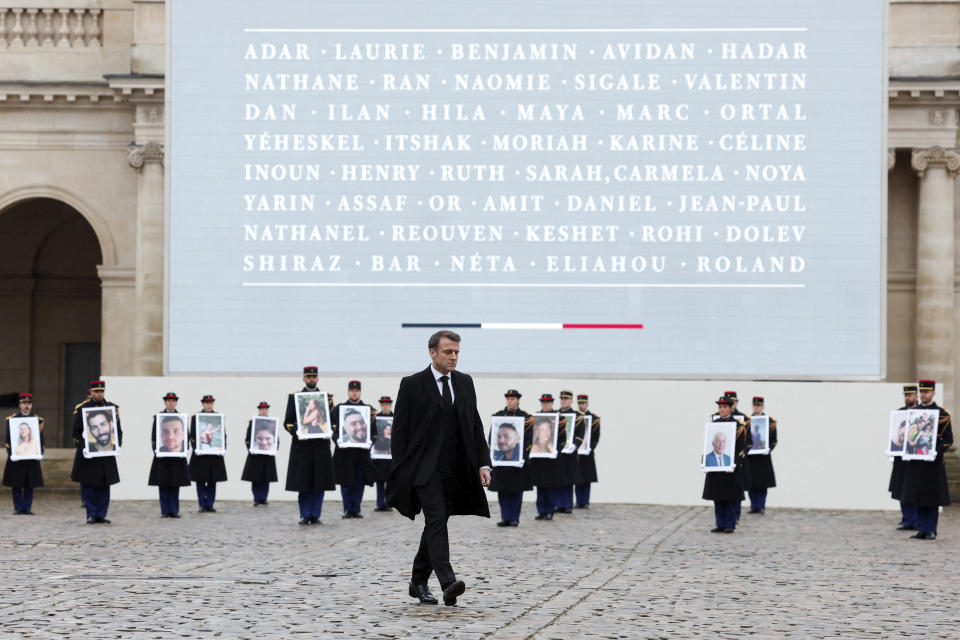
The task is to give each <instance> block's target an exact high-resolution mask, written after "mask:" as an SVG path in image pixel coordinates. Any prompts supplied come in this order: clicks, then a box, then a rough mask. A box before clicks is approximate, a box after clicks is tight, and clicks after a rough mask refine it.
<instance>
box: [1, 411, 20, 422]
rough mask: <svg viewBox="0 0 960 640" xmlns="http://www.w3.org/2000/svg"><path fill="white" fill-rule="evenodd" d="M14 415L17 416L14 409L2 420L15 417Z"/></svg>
mask: <svg viewBox="0 0 960 640" xmlns="http://www.w3.org/2000/svg"><path fill="white" fill-rule="evenodd" d="M16 417H17V412H16V411H14V412H13V413H11V414H10V415H8V416H7V417H6V418H4V420H9V419H10V418H16Z"/></svg>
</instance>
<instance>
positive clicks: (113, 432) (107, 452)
mask: <svg viewBox="0 0 960 640" xmlns="http://www.w3.org/2000/svg"><path fill="white" fill-rule="evenodd" d="M80 418H81V419H82V420H83V457H84V458H104V457H108V456H116V455H117V454H119V453H120V443H119V442H118V441H117V408H116V407H111V406H105V407H85V408H84V409H82V410H81V416H80Z"/></svg>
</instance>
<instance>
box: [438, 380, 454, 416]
mask: <svg viewBox="0 0 960 640" xmlns="http://www.w3.org/2000/svg"><path fill="white" fill-rule="evenodd" d="M449 379H450V376H440V382H442V383H443V393H442V394H441V398H442V399H443V406H445V407H447V408H448V409H449V408H451V407H452V406H453V393H452V392H451V391H450V385H449V384H447V381H448V380H449Z"/></svg>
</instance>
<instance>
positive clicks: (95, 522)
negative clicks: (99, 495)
mask: <svg viewBox="0 0 960 640" xmlns="http://www.w3.org/2000/svg"><path fill="white" fill-rule="evenodd" d="M97 522H99V521H98V520H97V519H96V518H87V524H97Z"/></svg>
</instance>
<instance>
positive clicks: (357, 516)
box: [350, 513, 363, 518]
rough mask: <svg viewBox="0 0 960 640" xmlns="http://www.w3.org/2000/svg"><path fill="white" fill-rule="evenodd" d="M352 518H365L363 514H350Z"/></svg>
mask: <svg viewBox="0 0 960 640" xmlns="http://www.w3.org/2000/svg"><path fill="white" fill-rule="evenodd" d="M350 517H351V518H362V517H363V514H362V513H351V514H350Z"/></svg>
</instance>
